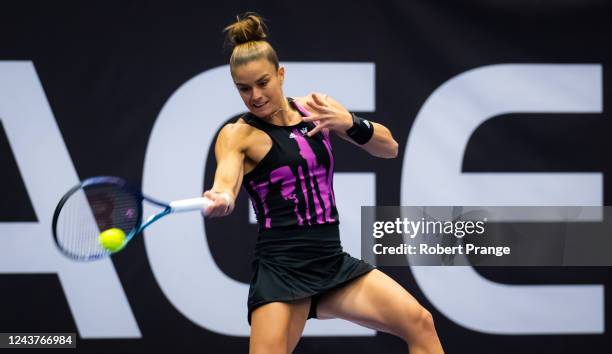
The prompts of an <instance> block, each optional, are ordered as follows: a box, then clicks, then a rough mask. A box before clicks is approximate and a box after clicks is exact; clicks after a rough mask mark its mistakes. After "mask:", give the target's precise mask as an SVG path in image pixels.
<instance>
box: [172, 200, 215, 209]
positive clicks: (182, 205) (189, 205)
mask: <svg viewBox="0 0 612 354" xmlns="http://www.w3.org/2000/svg"><path fill="white" fill-rule="evenodd" d="M210 204H212V200H210V199H208V198H204V197H202V198H191V199H182V200H175V201H173V202H170V209H171V211H172V212H173V213H174V212H181V211H193V210H202V209H204V208H206V207H207V206H209V205H210Z"/></svg>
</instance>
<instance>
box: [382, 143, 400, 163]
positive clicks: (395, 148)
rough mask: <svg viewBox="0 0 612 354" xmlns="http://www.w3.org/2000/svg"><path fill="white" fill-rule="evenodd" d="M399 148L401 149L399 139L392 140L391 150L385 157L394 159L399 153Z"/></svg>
mask: <svg viewBox="0 0 612 354" xmlns="http://www.w3.org/2000/svg"><path fill="white" fill-rule="evenodd" d="M398 150H399V145H398V143H397V141H395V140H392V141H391V144H390V146H389V151H388V153H387V156H385V158H387V159H394V158H396V157H397V154H398Z"/></svg>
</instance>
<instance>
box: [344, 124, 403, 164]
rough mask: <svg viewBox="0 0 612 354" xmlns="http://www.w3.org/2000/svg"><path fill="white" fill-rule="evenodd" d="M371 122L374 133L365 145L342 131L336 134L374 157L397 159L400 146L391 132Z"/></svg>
mask: <svg viewBox="0 0 612 354" xmlns="http://www.w3.org/2000/svg"><path fill="white" fill-rule="evenodd" d="M369 122H370V123H372V125H373V127H374V133H373V134H372V137H371V138H370V140H368V142H367V143H365V144H358V143H356V142H355V141H353V140H352V139H351V138H350V137H349V136H348V135H347V134H346V132H345V131H343V130H342V129H340V130H339V131H336V134H337V135H338V136H340V137H341V138H342V139H345V140H347V141H350V142H351V143H353V144H355V145H357V146H359V147H360V148H362V149H364V150H365V151H367V152H368V153H369V154H370V155H372V156H376V157H381V158H385V159H392V158H395V157H397V153H398V144H397V142H396V141H395V139H393V135H392V134H391V131H390V130H389V129H388V128H387V127H385V126H384V125H382V124H380V123H376V122H372V121H369Z"/></svg>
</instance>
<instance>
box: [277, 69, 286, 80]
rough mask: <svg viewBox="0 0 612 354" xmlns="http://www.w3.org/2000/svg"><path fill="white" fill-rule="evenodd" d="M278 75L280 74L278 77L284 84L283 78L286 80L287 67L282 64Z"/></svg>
mask: <svg viewBox="0 0 612 354" xmlns="http://www.w3.org/2000/svg"><path fill="white" fill-rule="evenodd" d="M276 75H278V79H279V80H280V82H281V84H282V83H283V80H285V67H283V66H281V67H280V68H278V71H277V73H276Z"/></svg>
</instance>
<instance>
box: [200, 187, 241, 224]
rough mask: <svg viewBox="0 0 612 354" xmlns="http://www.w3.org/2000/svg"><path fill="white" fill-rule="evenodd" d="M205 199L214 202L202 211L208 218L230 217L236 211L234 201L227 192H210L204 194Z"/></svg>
mask: <svg viewBox="0 0 612 354" xmlns="http://www.w3.org/2000/svg"><path fill="white" fill-rule="evenodd" d="M204 197H206V198H208V199H210V200H212V201H213V203H212V204H211V205H209V206H208V207H207V208H205V209H204V210H202V212H203V213H204V215H205V216H207V217H213V218H214V217H219V216H226V215H229V214H230V213H231V212H232V211H233V210H234V200H233V198H232V197H231V196H230V195H229V193H226V192H221V193H219V192H214V191H212V190H208V191H206V192H204Z"/></svg>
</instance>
